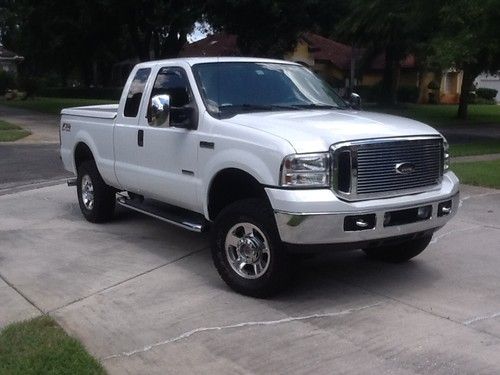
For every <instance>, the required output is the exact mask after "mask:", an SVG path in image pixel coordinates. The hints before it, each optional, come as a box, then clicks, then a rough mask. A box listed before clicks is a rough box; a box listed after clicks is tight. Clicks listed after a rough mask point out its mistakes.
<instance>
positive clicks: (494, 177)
mask: <svg viewBox="0 0 500 375" xmlns="http://www.w3.org/2000/svg"><path fill="white" fill-rule="evenodd" d="M451 170H452V171H453V172H455V173H456V175H457V176H458V177H459V178H460V182H461V183H463V184H468V185H477V186H486V187H492V188H495V189H500V160H494V161H477V162H471V163H453V164H452V165H451Z"/></svg>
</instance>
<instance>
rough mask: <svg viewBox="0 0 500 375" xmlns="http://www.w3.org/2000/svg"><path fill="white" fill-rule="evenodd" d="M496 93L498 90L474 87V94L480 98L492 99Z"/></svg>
mask: <svg viewBox="0 0 500 375" xmlns="http://www.w3.org/2000/svg"><path fill="white" fill-rule="evenodd" d="M497 94H498V90H495V89H489V88H486V87H480V88H478V89H476V95H477V96H478V97H479V98H482V99H489V100H493V99H495V97H496V96H497Z"/></svg>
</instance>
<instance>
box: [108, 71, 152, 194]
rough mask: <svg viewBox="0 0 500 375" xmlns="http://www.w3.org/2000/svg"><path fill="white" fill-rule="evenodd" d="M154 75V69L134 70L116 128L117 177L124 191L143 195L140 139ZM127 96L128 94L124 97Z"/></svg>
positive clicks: (123, 98)
mask: <svg viewBox="0 0 500 375" xmlns="http://www.w3.org/2000/svg"><path fill="white" fill-rule="evenodd" d="M150 75H151V68H139V69H135V71H133V72H132V74H131V75H130V78H129V81H128V82H127V84H126V85H125V87H126V88H128V90H127V93H126V96H125V97H122V99H121V100H120V107H119V110H118V114H117V117H116V121H115V127H114V152H115V173H116V178H117V179H118V182H119V183H120V186H121V187H122V188H123V189H124V190H128V191H132V192H135V193H139V194H142V190H141V189H142V188H141V186H139V184H138V181H139V180H140V179H141V178H144V171H143V168H142V166H141V162H140V160H141V154H142V153H143V152H144V151H143V148H142V146H141V137H142V136H143V134H144V130H143V129H142V126H143V125H141V124H139V115H140V113H141V107H142V106H143V102H144V100H142V98H143V96H144V91H145V90H146V86H147V83H148V79H149V77H150ZM124 95H125V94H124Z"/></svg>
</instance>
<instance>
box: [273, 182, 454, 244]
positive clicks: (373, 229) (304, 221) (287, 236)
mask: <svg viewBox="0 0 500 375" xmlns="http://www.w3.org/2000/svg"><path fill="white" fill-rule="evenodd" d="M279 190H280V189H271V188H269V189H267V193H268V196H269V198H270V200H271V204H272V205H273V208H274V210H275V217H276V223H277V226H278V231H279V234H280V236H281V240H282V241H283V242H285V243H288V244H296V245H320V244H349V243H361V242H370V241H375V240H380V239H387V238H395V237H403V236H407V235H411V234H415V233H422V232H432V231H433V230H436V229H438V228H440V227H442V226H443V225H445V224H446V223H447V222H448V221H449V220H450V219H451V218H452V217H453V216H454V215H455V214H456V212H457V209H458V206H459V192H458V190H459V183H458V179H457V177H456V176H455V175H454V174H453V173H452V172H448V173H446V174H445V175H444V177H443V182H442V184H441V186H440V187H439V188H438V189H437V190H434V191H430V192H425V193H421V194H413V195H406V196H402V197H395V198H387V199H376V200H369V201H360V202H345V201H342V200H340V199H338V198H337V197H336V196H335V195H334V194H333V193H332V192H331V191H330V190H326V189H322V190H302V191H297V190H295V191H290V190H283V189H281V190H280V191H279ZM330 192H331V194H330ZM314 197H315V198H314ZM287 199H290V200H289V201H288V202H287ZM301 199H302V201H301ZM450 201H451V210H450V211H449V212H448V213H446V214H442V213H441V212H440V215H438V208H439V205H440V204H441V203H444V202H450ZM286 206H294V207H301V208H302V209H301V210H300V211H296V210H287V209H283V208H285V207H286ZM429 206H430V207H432V211H431V212H430V215H429V216H428V217H427V218H425V219H419V220H414V221H411V220H410V222H408V223H405V224H397V223H396V224H393V225H390V226H389V225H386V224H387V214H388V213H390V212H393V213H394V212H395V211H402V210H409V211H411V209H417V208H419V207H429ZM307 208H313V210H314V211H313V210H308V209H307ZM365 215H366V216H365ZM361 216H365V217H371V218H374V222H372V223H371V224H370V226H369V228H367V229H363V228H356V229H355V230H352V228H346V218H348V219H347V220H350V219H351V218H354V219H356V217H361ZM384 221H386V223H384Z"/></svg>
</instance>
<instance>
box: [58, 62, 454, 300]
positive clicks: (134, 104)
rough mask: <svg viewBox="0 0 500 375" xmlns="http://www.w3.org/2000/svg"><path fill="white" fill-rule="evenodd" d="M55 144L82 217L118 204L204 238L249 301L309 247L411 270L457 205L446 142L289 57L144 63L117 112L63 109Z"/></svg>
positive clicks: (274, 284)
mask: <svg viewBox="0 0 500 375" xmlns="http://www.w3.org/2000/svg"><path fill="white" fill-rule="evenodd" d="M60 135H61V156H62V160H63V162H64V166H65V168H66V169H67V170H68V171H71V172H73V173H74V174H75V175H76V178H75V179H72V180H71V181H68V184H70V185H71V184H76V186H77V191H78V201H79V204H80V208H81V211H82V213H83V216H84V217H85V218H86V219H87V220H89V221H91V222H102V221H106V220H109V219H111V218H112V217H113V211H114V208H115V204H119V205H121V206H124V207H127V208H129V209H132V210H136V211H139V212H142V213H144V214H147V215H150V216H153V217H156V218H158V219H161V220H164V221H167V222H169V223H172V224H176V225H178V226H180V227H183V228H186V229H188V230H192V231H198V232H201V231H203V230H205V229H208V228H210V229H211V233H212V236H211V238H212V241H211V249H212V255H213V260H214V263H215V266H216V268H217V270H218V272H219V274H220V276H221V277H222V279H223V280H224V281H225V282H226V283H227V284H228V285H229V286H230V287H231V288H233V289H234V290H236V291H238V292H240V293H243V294H247V295H252V296H261V297H262V296H268V295H270V294H272V293H274V292H276V291H278V290H279V289H280V288H282V287H283V286H285V285H286V284H287V281H288V280H289V276H290V274H291V269H292V268H291V265H292V263H293V261H294V260H295V259H296V258H300V257H299V256H298V255H297V254H300V253H304V252H308V251H316V250H335V249H348V248H351V249H363V250H364V252H365V253H366V254H367V255H369V256H370V257H373V258H376V259H381V260H386V261H391V262H402V261H406V260H408V259H410V258H412V257H414V256H416V255H417V254H419V253H420V252H422V251H423V250H424V249H425V248H426V247H427V245H428V244H429V242H430V240H431V238H432V234H433V232H434V231H436V230H437V229H439V228H440V227H442V226H443V225H444V224H445V223H446V222H448V221H449V220H450V219H451V217H452V216H453V215H454V214H455V213H456V211H457V209H458V203H459V182H458V179H457V177H456V176H455V174H453V172H451V171H449V170H448V154H447V147H448V145H447V142H446V140H445V139H444V137H443V136H442V135H440V134H439V133H438V132H437V131H436V130H434V129H433V128H431V127H429V126H427V125H424V124H422V123H419V122H417V121H413V120H410V119H406V118H400V117H395V116H390V115H385V114H380V113H369V112H363V111H359V108H357V105H348V104H347V103H346V102H345V101H343V100H342V99H341V98H339V96H338V95H337V94H336V93H335V92H334V91H333V90H332V89H331V88H330V87H329V86H328V85H327V84H326V83H325V82H323V81H322V80H321V79H319V78H318V77H317V76H316V75H315V74H313V73H312V72H311V71H310V70H309V69H307V68H306V67H303V66H301V65H300V64H296V63H292V62H287V61H280V60H268V59H254V58H188V59H172V60H163V61H152V62H147V63H141V64H139V65H137V66H136V67H135V68H134V69H133V71H132V72H131V74H130V77H129V79H128V81H127V83H126V86H125V88H124V90H123V94H122V97H121V99H120V103H119V104H118V105H101V106H90V107H79V108H68V109H64V110H63V111H62V118H61V124H60Z"/></svg>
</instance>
